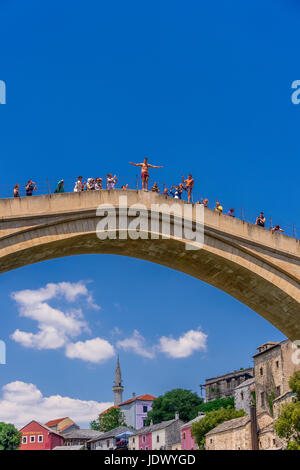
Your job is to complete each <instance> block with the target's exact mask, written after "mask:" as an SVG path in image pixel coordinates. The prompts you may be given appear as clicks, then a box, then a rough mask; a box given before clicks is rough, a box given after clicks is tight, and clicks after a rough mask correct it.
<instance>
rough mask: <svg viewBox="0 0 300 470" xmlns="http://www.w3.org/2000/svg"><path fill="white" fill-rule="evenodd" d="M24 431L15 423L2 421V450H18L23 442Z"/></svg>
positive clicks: (0, 423)
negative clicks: (17, 427)
mask: <svg viewBox="0 0 300 470" xmlns="http://www.w3.org/2000/svg"><path fill="white" fill-rule="evenodd" d="M21 439H22V433H20V432H19V431H18V430H17V429H16V428H15V426H14V425H13V424H6V423H3V422H0V450H16V449H18V448H19V446H20V444H21Z"/></svg>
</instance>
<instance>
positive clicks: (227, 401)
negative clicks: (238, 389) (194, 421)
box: [199, 397, 234, 413]
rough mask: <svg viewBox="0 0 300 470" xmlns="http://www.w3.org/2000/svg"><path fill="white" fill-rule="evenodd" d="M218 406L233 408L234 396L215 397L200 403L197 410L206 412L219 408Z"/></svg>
mask: <svg viewBox="0 0 300 470" xmlns="http://www.w3.org/2000/svg"><path fill="white" fill-rule="evenodd" d="M220 408H234V398H233V397H231V398H217V399H216V400H212V401H208V402H207V403H203V405H200V407H199V411H202V412H203V413H208V412H209V411H213V410H219V409H220Z"/></svg>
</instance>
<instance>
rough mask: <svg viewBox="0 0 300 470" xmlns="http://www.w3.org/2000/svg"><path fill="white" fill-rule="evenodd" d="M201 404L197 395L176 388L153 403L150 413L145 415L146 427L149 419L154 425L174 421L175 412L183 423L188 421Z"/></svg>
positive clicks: (195, 413) (195, 414)
mask: <svg viewBox="0 0 300 470" xmlns="http://www.w3.org/2000/svg"><path fill="white" fill-rule="evenodd" d="M202 404H203V399H202V398H200V397H199V396H198V395H197V393H193V392H191V391H190V390H184V389H182V388H176V389H174V390H171V391H169V392H167V393H165V394H164V395H161V396H159V397H158V398H156V399H155V400H154V401H153V403H152V411H149V413H148V415H147V419H146V425H149V424H150V421H151V419H152V421H153V423H154V424H156V423H160V422H161V421H168V420H169V419H174V417H175V413H176V412H178V413H179V418H180V419H182V420H183V421H190V420H191V419H193V418H195V417H196V416H197V414H198V411H200V405H202Z"/></svg>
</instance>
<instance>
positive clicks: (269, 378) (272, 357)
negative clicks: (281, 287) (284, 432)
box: [253, 339, 300, 416]
mask: <svg viewBox="0 0 300 470" xmlns="http://www.w3.org/2000/svg"><path fill="white" fill-rule="evenodd" d="M257 350H258V353H257V354H255V355H254V356H253V359H254V374H255V388H256V408H257V414H259V413H261V412H262V411H268V412H269V413H270V414H273V411H274V410H273V404H274V405H275V408H276V415H277V416H278V414H279V413H280V406H279V405H281V404H282V403H284V402H285V399H286V400H287V401H289V400H291V396H290V388H289V379H290V377H291V375H293V373H294V372H295V371H296V370H299V369H300V365H297V364H295V363H294V362H293V360H292V355H293V353H294V351H295V349H294V345H293V343H292V342H291V341H290V340H288V339H286V340H284V341H281V342H278V343H275V342H268V343H265V344H263V345H262V346H259V347H258V348H257ZM280 397H281V398H280Z"/></svg>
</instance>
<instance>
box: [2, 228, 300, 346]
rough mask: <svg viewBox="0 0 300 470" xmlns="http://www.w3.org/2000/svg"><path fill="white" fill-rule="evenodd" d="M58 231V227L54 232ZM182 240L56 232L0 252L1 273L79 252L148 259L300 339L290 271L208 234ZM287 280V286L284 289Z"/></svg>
mask: <svg viewBox="0 0 300 470" xmlns="http://www.w3.org/2000/svg"><path fill="white" fill-rule="evenodd" d="M93 225H94V224H93ZM59 232H60V230H59V229H58V227H56V233H57V235H58V233H59ZM63 232H65V230H62V233H63ZM39 235H40V234H39ZM16 236H18V235H16ZM183 245H184V242H183V241H182V240H180V241H179V240H176V239H172V238H171V239H166V240H162V239H159V240H152V239H148V240H141V239H138V240H132V239H130V238H129V239H127V240H120V239H118V238H117V239H115V240H111V239H107V240H99V239H98V238H97V236H96V234H95V231H94V230H92V231H89V232H88V233H80V234H68V236H66V237H65V238H61V239H59V237H58V236H56V237H54V238H53V239H52V240H51V239H49V236H48V237H46V238H45V240H44V241H40V243H36V244H33V245H32V244H31V243H28V246H27V247H25V248H24V244H23V248H22V247H21V245H20V246H19V248H16V250H15V251H13V252H11V253H9V254H6V255H3V256H1V257H0V272H5V271H9V270H12V269H15V268H19V267H22V266H26V265H28V264H33V263H37V262H40V261H46V260H50V259H54V258H60V257H66V256H73V255H82V254H114V255H121V256H129V257H132V258H138V259H142V260H147V261H151V262H153V263H157V264H161V265H163V266H166V267H169V268H172V269H176V270H178V271H181V272H184V273H186V274H189V275H190V276H193V277H195V278H198V279H200V280H202V281H204V282H207V283H208V284H211V285H213V286H215V287H217V288H218V289H221V290H223V291H224V292H226V293H228V294H229V295H231V296H232V297H235V298H236V299H238V300H239V301H240V302H242V303H244V304H245V305H247V306H248V307H250V308H251V309H253V310H254V311H255V312H257V313H258V314H259V315H261V316H262V317H264V318H265V319H266V320H267V321H269V322H270V323H272V324H273V325H274V326H275V327H277V328H278V329H279V330H280V331H282V332H283V333H284V334H285V335H286V336H287V337H288V338H290V339H291V340H297V339H300V303H299V302H300V297H299V283H298V282H297V280H296V279H293V276H292V277H288V276H287V275H286V274H285V273H283V272H281V271H280V270H279V271H278V270H276V269H275V268H274V267H272V266H270V265H268V266H264V264H263V262H262V261H261V259H258V258H256V257H251V259H249V253H247V252H243V250H238V249H237V248H234V247H231V252H230V255H228V254H226V255H225V248H224V247H225V245H226V244H225V243H223V245H224V247H223V250H222V242H219V243H218V250H216V249H215V248H216V241H215V240H214V239H213V238H212V237H210V236H208V235H206V236H205V244H204V247H203V249H201V250H197V251H193V250H191V251H189V250H185V249H184V247H183ZM227 251H228V250H227ZM250 265H251V266H250ZM287 284H288V285H289V289H288V290H287V289H286V288H285V286H286V285H287ZM166 295H168V293H166ZM207 313H208V314H209V312H207Z"/></svg>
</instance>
